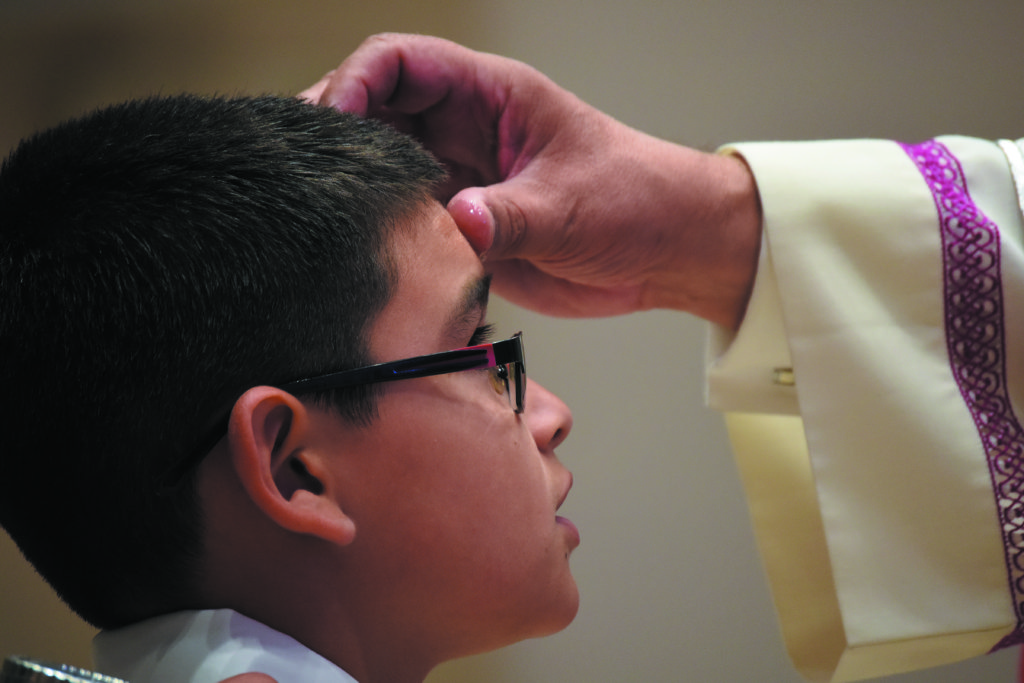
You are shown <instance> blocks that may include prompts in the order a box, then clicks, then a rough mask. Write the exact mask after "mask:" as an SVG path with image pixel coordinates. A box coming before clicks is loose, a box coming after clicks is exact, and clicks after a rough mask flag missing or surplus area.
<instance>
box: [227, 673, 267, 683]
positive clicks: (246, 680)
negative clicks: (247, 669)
mask: <svg viewBox="0 0 1024 683" xmlns="http://www.w3.org/2000/svg"><path fill="white" fill-rule="evenodd" d="M221 683H277V681H276V680H274V679H273V678H271V677H270V676H268V675H267V674H258V673H249V674H238V675H237V676H232V677H231V678H225V679H224V680H223V681H221Z"/></svg>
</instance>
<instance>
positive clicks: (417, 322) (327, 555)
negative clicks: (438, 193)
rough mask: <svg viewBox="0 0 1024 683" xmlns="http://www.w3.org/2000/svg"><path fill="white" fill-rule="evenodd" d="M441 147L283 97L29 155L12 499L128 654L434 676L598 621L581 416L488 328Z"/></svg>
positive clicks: (14, 244)
mask: <svg viewBox="0 0 1024 683" xmlns="http://www.w3.org/2000/svg"><path fill="white" fill-rule="evenodd" d="M442 175H443V174H442V172H441V170H440V168H439V166H438V165H437V164H436V163H435V162H434V161H433V160H432V159H431V158H430V157H429V155H427V154H426V153H425V152H423V151H422V150H421V149H420V148H419V147H418V146H416V145H415V143H413V142H411V141H410V140H409V139H408V138H405V137H404V136H401V135H399V134H397V133H395V132H393V131H391V130H390V129H388V128H386V127H384V126H381V125H379V124H374V123H372V122H368V121H363V120H360V119H356V118H354V117H350V116H346V115H343V114H337V113H335V112H331V111H329V110H326V109H319V108H314V107H311V106H309V105H305V104H301V103H299V102H298V101H294V100H287V99H279V98H240V99H230V100H229V99H204V98H198V97H189V96H182V97H173V98H156V99H150V100H146V101H141V102H134V103H128V104H125V105H121V106H117V107H112V108H109V109H106V110H103V111H100V112H96V113H94V114H92V115H89V116H87V117H84V118H82V119H80V120H77V121H74V122H71V123H68V124H65V125H63V126H61V127H58V128H57V129H54V130H52V131H49V132H47V133H44V134H41V135H39V136H36V137H35V138H33V139H31V140H29V141H27V142H25V143H23V144H22V146H21V147H19V148H18V149H17V150H16V151H15V152H14V153H13V154H12V155H11V157H10V158H9V159H8V160H7V161H6V162H5V164H4V167H3V170H2V172H0V233H2V238H0V241H2V246H0V250H2V252H0V253H2V256H0V291H2V292H3V296H2V300H3V303H2V305H0V338H2V341H0V349H2V351H3V357H4V363H3V370H2V372H3V376H2V381H3V386H4V387H5V392H4V398H3V403H2V407H3V416H4V417H3V424H4V432H5V437H6V438H5V439H4V442H5V448H4V450H3V452H2V454H0V522H2V523H3V525H4V527H5V528H6V529H7V530H8V532H9V533H10V534H11V536H12V537H13V538H14V539H15V541H16V542H17V543H18V545H19V547H20V548H21V549H22V551H23V552H24V553H25V555H26V556H27V557H28V558H29V560H30V561H32V562H33V564H34V565H35V566H36V568H37V569H38V570H39V571H40V573H41V574H42V575H43V576H44V577H46V578H47V580H48V581H49V582H50V583H51V585H53V586H54V588H55V589H56V590H57V591H58V592H59V593H60V594H61V595H62V597H63V598H64V599H65V600H66V601H67V602H68V604H69V605H71V606H72V608H74V609H75V610H76V611H77V612H78V613H79V614H80V615H82V616H83V617H84V618H85V619H86V620H88V621H90V622H91V623H93V624H94V625H96V626H99V627H100V628H102V629H104V631H103V633H101V634H100V635H99V636H98V637H97V641H96V653H97V661H96V667H97V669H98V670H100V671H102V672H104V673H106V674H109V675H114V676H119V677H122V678H126V679H128V680H130V681H133V683H145V681H161V683H163V682H165V681H174V680H182V681H217V680H220V679H222V678H224V677H226V676H230V675H234V674H238V673H244V672H249V671H261V672H265V673H268V674H270V675H272V676H274V677H275V678H277V680H278V681H280V682H281V683H286V682H287V681H310V680H318V681H321V680H322V681H352V680H358V681H361V682H362V683H372V682H373V681H420V680H422V679H423V678H424V677H425V676H426V675H427V673H428V672H429V671H430V670H431V669H432V668H433V667H435V666H436V665H437V664H439V663H441V662H443V661H445V660H448V659H452V658H455V657H459V656H464V655H468V654H471V653H475V652H481V651H485V650H489V649H493V648H496V647H501V646H503V645H506V644H509V643H512V642H515V641H517V640H521V639H523V638H527V637H533V636H538V635H543V634H547V633H551V632H554V631H557V630H560V629H561V628H564V627H565V626H566V625H567V624H568V623H569V622H570V621H571V620H572V618H573V617H574V615H575V612H576V608H577V593H576V588H575V584H574V582H573V579H572V576H571V574H570V573H569V568H568V556H569V553H570V552H571V551H572V549H573V548H575V546H576V545H577V544H578V543H579V537H578V533H577V532H576V530H575V527H573V526H572V524H571V523H570V522H568V521H567V520H565V519H563V518H560V517H558V516H557V515H556V510H557V508H558V507H559V506H560V505H561V503H562V502H563V500H564V499H565V497H566V495H567V494H568V491H569V488H570V486H571V482H572V478H571V475H570V474H569V472H568V471H567V470H565V469H564V468H563V467H562V466H561V465H560V464H559V463H558V461H557V460H556V459H555V455H554V448H555V447H556V446H557V445H558V444H559V443H560V442H561V441H562V440H563V439H564V438H565V437H566V435H567V434H568V431H569V429H570V427H571V416H570V414H569V412H568V409H567V408H566V407H565V406H564V405H563V404H562V403H561V402H560V401H559V400H558V399H557V398H556V397H554V396H553V395H552V394H550V393H548V392H546V391H545V390H544V389H543V388H541V387H539V386H538V385H537V384H536V383H531V384H530V389H529V392H528V396H527V394H526V391H525V389H526V377H525V369H524V367H523V357H522V340H521V338H519V337H518V336H517V337H512V338H510V339H507V340H502V341H498V342H494V343H489V341H488V334H489V326H488V325H486V324H485V312H486V302H487V278H486V276H485V274H484V271H483V267H482V265H481V263H480V261H479V259H478V258H477V257H476V256H475V254H474V252H473V250H472V248H471V247H470V246H469V245H468V243H466V242H465V240H464V239H463V238H462V237H461V235H460V234H459V232H458V230H457V229H456V228H455V226H454V224H453V222H452V221H451V219H450V217H449V216H448V214H447V213H446V212H445V211H444V210H443V209H442V208H441V206H440V205H439V204H437V203H436V202H435V201H433V200H432V199H430V192H431V190H432V189H433V188H434V186H435V185H436V184H437V183H438V182H440V180H441V179H442ZM463 347H474V348H472V349H468V350H461V349H463ZM452 349H460V350H458V351H456V352H452V353H447V352H449V351H450V350H452ZM432 354H441V355H436V356H434V355H432ZM424 356H428V357H427V358H423V357H424ZM395 361H404V362H397V363H396V362H395ZM379 363H385V364H386V365H384V366H382V367H380V368H372V367H371V366H373V365H374V364H379ZM366 368H370V369H366ZM392 380H401V381H392ZM69 558H74V559H69Z"/></svg>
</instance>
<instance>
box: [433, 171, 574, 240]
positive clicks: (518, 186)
mask: <svg viewBox="0 0 1024 683" xmlns="http://www.w3.org/2000/svg"><path fill="white" fill-rule="evenodd" d="M544 194H545V193H544V192H543V191H542V190H540V191H539V190H538V188H536V187H535V186H533V185H532V184H531V183H530V182H528V181H527V180H525V179H524V177H523V176H517V177H515V178H512V179H510V180H506V181H504V182H500V183H496V184H494V185H489V186H487V187H469V188H466V189H464V190H462V191H461V192H459V193H458V194H456V195H455V196H454V197H452V198H451V200H450V201H449V202H448V212H449V213H450V214H451V215H452V218H453V219H454V220H455V224H456V225H458V226H459V230H461V231H462V234H463V235H464V236H465V237H466V239H467V240H468V241H469V243H470V244H471V245H472V246H473V249H475V250H476V252H477V254H479V255H480V256H481V257H482V256H483V255H484V254H486V255H487V256H488V258H492V259H496V260H497V259H509V258H534V257H538V256H544V255H546V251H547V249H549V248H551V247H552V246H553V245H551V244H549V243H548V241H549V240H550V239H551V238H553V237H554V235H553V234H548V231H547V230H545V229H544V227H545V226H546V225H548V224H549V223H551V222H552V221H551V216H550V213H551V211H552V210H551V204H550V198H549V197H546V196H543V195H544Z"/></svg>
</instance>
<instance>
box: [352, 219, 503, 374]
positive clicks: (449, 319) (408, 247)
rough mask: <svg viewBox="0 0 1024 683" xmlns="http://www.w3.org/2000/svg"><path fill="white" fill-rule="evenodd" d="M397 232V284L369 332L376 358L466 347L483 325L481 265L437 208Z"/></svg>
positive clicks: (485, 290) (484, 285)
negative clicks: (370, 332)
mask: <svg viewBox="0 0 1024 683" xmlns="http://www.w3.org/2000/svg"><path fill="white" fill-rule="evenodd" d="M406 221H407V224H406V225H403V226H401V227H399V228H398V229H397V230H395V232H394V233H393V234H394V239H393V240H392V258H393V263H394V267H395V272H396V273H397V275H398V282H397V284H396V286H395V288H394V290H393V292H392V296H391V299H390V300H389V302H388V304H387V306H385V308H384V310H383V311H382V312H381V314H380V315H379V316H378V318H377V320H376V322H375V323H374V325H373V332H372V334H371V348H372V349H373V351H374V355H375V356H377V359H378V360H389V359H395V358H403V357H406V356H410V355H418V354H422V353H433V352H435V351H444V350H447V349H450V348H454V347H457V346H464V345H465V343H466V342H467V340H468V339H469V336H470V335H471V334H472V333H473V330H474V329H475V328H476V327H477V326H478V325H479V324H480V323H481V322H482V320H483V317H484V314H485V312H486V306H487V293H488V286H487V285H488V279H487V278H486V276H485V274H484V268H483V264H482V263H481V262H480V259H479V257H478V256H477V255H476V252H474V251H473V248H472V247H471V246H470V245H469V242H467V241H466V239H465V237H463V236H462V233H460V232H459V229H458V227H456V225H455V222H454V221H453V220H452V218H451V216H450V215H449V214H448V212H447V211H446V210H445V209H444V208H443V207H442V206H441V205H440V204H431V205H429V206H428V207H427V209H426V210H425V211H423V212H417V213H416V214H414V215H413V216H410V217H409V218H407V219H406Z"/></svg>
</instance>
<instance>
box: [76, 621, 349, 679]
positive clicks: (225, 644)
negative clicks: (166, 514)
mask: <svg viewBox="0 0 1024 683" xmlns="http://www.w3.org/2000/svg"><path fill="white" fill-rule="evenodd" d="M93 656H94V659H95V662H96V670H97V671H99V672H102V673H104V674H106V675H108V676H116V677H118V678H123V679H124V680H126V681H129V683H178V682H181V683H218V682H219V681H221V680H223V679H225V678H228V677H229V676H234V675H235V674H240V673H247V672H262V673H266V674H269V675H271V676H273V677H274V678H275V679H277V681H278V683H357V682H356V680H355V679H354V678H352V677H351V676H349V675H348V674H347V673H345V672H344V671H342V670H341V669H340V668H339V667H337V666H336V665H334V664H332V663H331V662H329V661H328V660H326V659H324V658H323V657H321V656H320V655H318V654H317V653H315V652H313V651H312V650H310V649H309V648H307V647H306V646H304V645H302V644H300V643H299V642H298V641H296V640H295V639H293V638H291V637H289V636H286V635H284V634H283V633H279V632H277V631H275V630H273V629H272V628H270V627H268V626H264V625H263V624H261V623H260V622H258V621H254V620H253V619H250V618H248V617H246V616H243V615H241V614H239V613H238V612H235V611H233V610H228V609H220V610H203V611H199V612H177V613H174V614H168V615H166V616H162V617H156V618H154V619H148V620H146V621H143V622H140V623H138V624H133V625H132V626H127V627H125V628H121V629H117V630H114V631H103V632H101V633H100V634H99V635H97V636H96V638H95V639H93Z"/></svg>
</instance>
